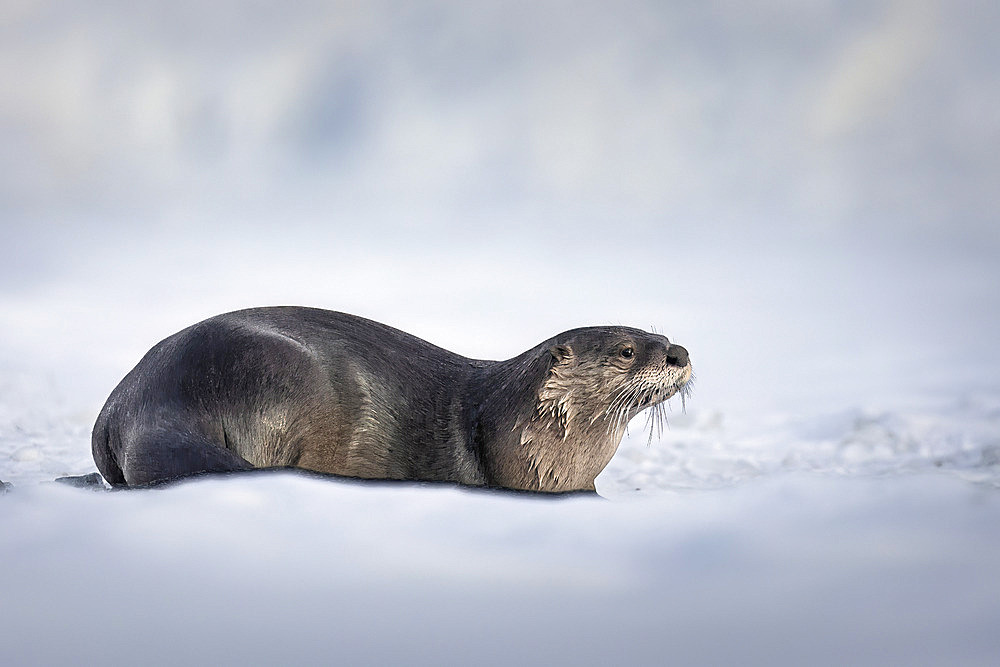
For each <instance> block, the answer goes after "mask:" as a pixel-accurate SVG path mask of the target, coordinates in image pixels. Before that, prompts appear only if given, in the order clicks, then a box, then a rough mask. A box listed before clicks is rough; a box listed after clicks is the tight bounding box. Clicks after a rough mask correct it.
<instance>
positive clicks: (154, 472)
mask: <svg viewBox="0 0 1000 667" xmlns="http://www.w3.org/2000/svg"><path fill="white" fill-rule="evenodd" d="M122 449H123V452H122V454H123V456H122V457H121V458H120V460H119V463H120V465H121V469H122V473H123V475H124V477H125V482H126V483H127V484H128V485H129V486H142V485H146V484H155V483H156V482H163V481H166V480H170V479H177V478H179V477H187V476H189V475H196V474H198V473H211V472H235V471H242V470H252V469H253V467H254V466H253V465H251V464H250V463H249V462H248V461H247V460H246V459H244V458H242V457H241V456H238V455H237V454H234V453H233V452H231V451H230V450H228V449H225V448H224V447H221V446H219V445H217V444H215V443H213V442H212V441H211V440H209V439H208V438H206V437H205V436H203V435H201V434H200V433H191V432H190V431H184V430H180V429H178V430H171V429H169V428H158V429H156V430H151V431H146V432H144V433H140V434H139V435H138V436H137V437H136V438H135V439H134V440H132V442H130V443H129V444H128V445H126V446H125V447H123V448H122Z"/></svg>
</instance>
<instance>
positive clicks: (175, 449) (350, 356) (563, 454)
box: [92, 307, 690, 492]
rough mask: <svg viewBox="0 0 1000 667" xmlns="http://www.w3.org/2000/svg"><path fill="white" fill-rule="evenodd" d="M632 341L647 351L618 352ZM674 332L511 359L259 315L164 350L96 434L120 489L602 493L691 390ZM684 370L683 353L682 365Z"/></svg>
mask: <svg viewBox="0 0 1000 667" xmlns="http://www.w3.org/2000/svg"><path fill="white" fill-rule="evenodd" d="M622 345H631V346H633V347H634V348H635V358H634V359H632V360H624V359H622V358H620V357H616V356H614V355H615V354H617V352H616V350H618V349H619V348H620V347H621V346H622ZM668 350H670V351H673V352H674V353H676V354H679V352H677V351H683V348H680V347H678V346H675V345H671V344H670V343H669V341H667V339H666V338H664V337H663V336H659V335H656V334H650V333H647V332H643V331H640V330H638V329H629V328H625V327H591V328H585V329H575V330H572V331H568V332H565V333H563V334H560V335H559V336H556V337H554V338H552V339H550V340H548V341H545V342H543V343H541V344H539V345H538V346H536V347H534V348H532V349H531V350H528V351H527V352H525V353H524V354H521V355H519V356H517V357H515V358H513V359H509V360H507V361H483V360H474V359H467V358H465V357H461V356H459V355H456V354H453V353H451V352H448V351H447V350H444V349H442V348H439V347H437V346H434V345H431V344H430V343H427V342H425V341H423V340H421V339H419V338H416V337H414V336H411V335H409V334H407V333H404V332H402V331H399V330H397V329H393V328H392V327H388V326H385V325H383V324H379V323H377V322H372V321H370V320H366V319H363V318H360V317H356V316H353V315H347V314H344V313H336V312H331V311H324V310H318V309H311V308H296V307H282V308H259V309H252V310H246V311H238V312H235V313H227V314H225V315H219V316H217V317H213V318H211V319H209V320H205V321H204V322H201V323H198V324H196V325H194V326H192V327H189V328H188V329H185V330H183V331H181V332H179V333H177V334H175V335H173V336H171V337H169V338H167V339H166V340H164V341H162V342H160V343H159V344H157V345H156V346H155V347H153V349H152V350H150V351H149V352H148V353H147V354H146V356H145V357H143V359H142V360H141V361H140V362H139V364H138V365H137V366H136V367H135V368H134V369H133V370H132V371H131V372H130V373H129V374H128V375H127V376H126V377H125V378H124V379H123V380H122V382H121V383H120V384H119V386H118V387H117V388H116V389H115V390H114V391H113V392H112V394H111V396H110V398H109V399H108V401H107V403H106V404H105V406H104V409H103V410H102V411H101V414H100V416H99V417H98V419H97V423H96V424H95V426H94V432H93V440H92V444H93V453H94V460H95V462H96V463H97V466H98V469H99V470H100V471H101V474H102V475H104V477H105V479H107V480H108V482H110V483H111V484H112V485H116V486H125V485H129V486H134V485H144V484H151V483H157V482H160V481H163V480H167V479H174V478H179V477H184V476H188V475H193V474H198V473H203V472H227V471H240V470H250V469H253V468H270V467H296V468H303V469H306V470H313V471H317V472H323V473H331V474H337V475H346V476H351V477H361V478H380V479H411V480H438V481H451V482H457V483H460V484H466V485H473V486H495V487H503V488H511V489H523V490H533V491H553V492H556V491H569V490H577V489H593V488H594V487H593V484H594V478H595V477H596V476H597V474H598V473H600V471H601V470H602V469H603V468H604V466H605V465H606V464H607V462H608V461H609V460H610V459H611V456H612V455H613V454H614V452H615V450H616V449H617V447H618V443H619V442H620V441H621V438H622V435H623V433H624V429H625V425H626V424H627V423H628V420H629V419H631V418H632V417H633V416H635V414H637V413H638V412H639V411H641V410H642V409H645V408H647V407H656V406H660V405H661V404H662V401H663V400H666V398H668V397H669V396H670V395H672V394H673V393H675V392H676V391H678V389H681V388H683V387H684V383H685V382H686V381H687V379H688V378H689V377H690V364H689V363H688V362H687V354H686V351H683V360H684V365H683V366H680V365H677V364H676V363H675V364H671V363H669V362H668V360H667V356H668ZM674 361H675V362H676V361H677V359H674Z"/></svg>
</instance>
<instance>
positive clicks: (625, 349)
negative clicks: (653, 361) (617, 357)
mask: <svg viewBox="0 0 1000 667" xmlns="http://www.w3.org/2000/svg"><path fill="white" fill-rule="evenodd" d="M634 354H635V350H633V349H632V348H631V347H623V348H622V351H621V355H622V356H623V357H625V358H626V359H631V358H632V355H634Z"/></svg>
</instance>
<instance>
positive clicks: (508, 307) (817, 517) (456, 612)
mask: <svg viewBox="0 0 1000 667" xmlns="http://www.w3.org/2000/svg"><path fill="white" fill-rule="evenodd" d="M8 4H10V7H7V8H5V17H4V18H5V22H4V26H5V27H4V28H3V29H2V31H3V39H0V73H2V75H3V77H2V78H3V80H4V81H5V82H9V85H4V86H3V87H2V89H0V109H2V111H0V145H3V146H4V147H5V149H6V150H4V151H0V234H2V237H0V480H2V481H3V482H5V483H8V484H9V485H10V487H9V489H7V492H6V493H3V494H0V664H3V665H8V664H9V665H22V664H24V665H33V664H46V665H47V664H61V663H73V664H76V663H82V664H151V665H155V664H178V663H195V664H213V665H215V664H313V663H320V664H330V663H339V662H342V663H345V664H387V663H389V664H391V663H406V664H442V663H445V664H470V663H475V664H479V663H482V664H511V663H530V664H560V663H576V664H595V665H596V664H601V665H605V664H650V665H652V664H657V665H659V664H741V665H742V664H748V665H749V664H766V665H774V664H792V665H800V664H809V665H822V664H830V665H843V664H852V665H853V664H873V665H885V664H906V665H943V664H947V665H995V664H997V656H998V655H1000V633H997V628H998V627H1000V574H998V569H997V563H1000V345H998V344H997V342H998V341H1000V288H998V286H1000V226H998V225H997V220H1000V197H998V194H997V193H998V190H997V188H996V184H997V182H1000V151H997V150H996V145H997V137H1000V123H998V118H1000V116H998V115H997V114H995V113H990V110H994V109H996V108H998V107H1000V92H998V90H1000V89H998V88H997V86H996V72H997V71H998V69H1000V47H998V44H1000V42H997V40H996V39H995V34H994V33H995V30H994V29H993V27H994V26H995V25H996V24H997V21H998V20H1000V15H998V12H1000V9H998V7H1000V5H997V3H990V2H978V1H977V0H959V1H957V2H950V3H937V2H933V1H931V0H928V1H926V2H924V1H923V0H921V1H919V2H870V3H840V2H824V1H820V2H811V3H798V4H796V5H794V6H788V3H784V4H782V3H771V2H760V3H742V4H741V3H724V4H725V6H724V7H718V6H715V5H714V4H713V3H693V4H692V3H670V2H660V1H658V0H656V1H646V0H627V1H624V2H622V3H577V4H576V5H574V8H573V11H566V8H565V7H562V6H561V5H559V4H557V3H525V4H519V5H517V9H516V10H512V9H511V5H510V3H507V2H499V3H496V2H489V1H487V0H477V1H475V2H472V1H470V2H462V3H447V2H433V1H429V2H426V3H410V4H408V5H406V8H403V7H401V6H400V5H399V3H389V4H385V5H383V4H381V3H377V2H372V3H364V4H363V5H360V4H357V3H326V2H324V3H309V2H305V3H286V4H282V5H281V6H280V8H277V9H271V8H270V6H269V5H266V3H265V4H262V5H260V6H257V5H254V6H253V7H251V6H249V5H246V6H240V7H239V8H232V7H229V5H226V4H225V3H223V4H209V5H205V3H201V4H197V3H195V4H196V5H197V6H195V5H191V6H188V4H189V3H175V2H171V3H161V2H157V1H156V0H149V1H145V0H144V1H142V2H127V3H126V2H119V3H110V4H108V3H86V2H84V3H76V4H74V5H73V7H69V6H67V5H65V3H63V4H60V3H59V2H50V1H42V2H32V3H24V2H22V3H8ZM192 17H194V18H192ZM275 304H300V305H310V306H317V307H323V308H330V309H335V310H343V311H346V312H351V313H355V314H358V315H362V316H365V317H370V318H372V319H375V320H378V321H381V322H385V323H386V324H390V325H392V326H396V327H398V328H400V329H403V330H405V331H408V332H410V333H413V334H415V335H418V336H420V337H422V338H425V339H426V340H429V341H431V342H433V343H435V344H438V345H441V346H443V347H445V348H447V349H450V350H453V351H455V352H457V353H460V354H463V355H466V356H470V357H477V358H493V359H498V358H508V357H511V356H513V355H515V354H518V353H520V352H522V351H523V350H525V349H528V348H529V347H531V346H533V345H535V344H537V343H538V342H539V341H540V340H544V339H545V338H547V337H549V336H551V335H553V334H555V333H557V332H559V331H563V330H567V329H570V328H573V327H577V326H587V325H600V324H627V325H631V326H638V327H655V328H656V329H657V330H658V331H660V332H662V333H665V334H666V335H668V336H669V337H670V338H671V339H672V340H674V341H676V342H678V343H680V344H683V345H685V346H686V347H687V348H688V349H689V350H690V353H691V357H692V360H693V364H694V369H695V374H696V381H695V388H694V393H693V395H692V397H691V398H690V399H689V400H688V402H687V409H686V411H685V410H683V409H682V406H681V405H680V403H679V401H678V400H677V399H674V400H673V401H672V403H671V412H670V420H669V422H670V426H669V430H668V431H667V432H666V433H665V434H664V435H663V437H662V438H661V439H659V440H656V439H654V440H653V442H652V443H650V444H648V445H647V438H646V433H645V432H644V431H643V418H642V417H641V416H640V417H639V418H638V419H637V420H636V421H635V422H634V423H633V424H632V425H631V433H630V435H629V436H628V437H627V438H626V440H625V441H624V442H623V443H622V446H621V448H620V449H619V451H618V453H617V455H616V456H615V458H614V459H613V460H612V461H611V463H610V464H609V465H608V467H607V468H606V470H605V471H604V472H603V473H602V474H601V476H600V477H599V478H598V480H597V487H598V491H599V493H600V494H601V495H602V496H603V497H604V499H600V498H594V497H581V496H571V497H565V498H559V499H546V498H534V497H530V496H526V495H520V494H504V493H493V492H484V491H481V490H480V491H473V490H465V489H458V488H454V487H450V486H446V485H445V486H441V485H408V484H361V483H349V482H336V481H331V480H320V479H315V478H311V477H305V476H301V475H294V474H290V473H289V474H267V475H256V476H255V475H251V476H240V477H230V478H224V479H211V480H209V479H205V480H198V481H191V482H188V483H183V484H178V485H176V486H172V487H168V488H163V489H158V490H155V491H142V492H121V493H119V492H116V493H111V492H100V493H96V492H92V491H88V490H81V489H74V488H68V487H65V486H63V485H57V484H54V483H52V480H53V479H54V478H56V477H59V476H62V475H81V474H86V473H88V472H92V471H93V470H94V469H95V468H94V464H93V461H92V460H91V457H90V443H89V433H90V428H91V426H92V424H93V421H94V419H95V417H96V415H97V413H98V411H99V410H100V408H101V405H102V403H103V401H104V400H105V399H106V397H107V396H108V394H109V393H110V391H111V390H112V389H113V388H114V386H115V384H116V383H117V382H118V381H119V380H120V379H121V377H122V376H123V375H124V374H125V373H126V372H128V370H129V369H130V368H131V367H132V366H133V365H134V364H135V363H136V362H137V361H138V359H139V358H140V357H141V356H142V354H143V353H144V352H145V351H146V350H147V349H149V347H151V346H152V345H153V344H154V343H155V342H156V341H158V340H160V339H162V338H163V337H165V336H167V335H170V334H171V333H173V332H175V331H177V330H179V329H181V328H183V327H185V326H188V325H189V324H191V323H193V322H196V321H198V320H200V319H203V318H205V317H208V316H211V315H214V314H216V313H219V312H224V311H228V310H235V309H237V308H243V307H249V306H260V305H275Z"/></svg>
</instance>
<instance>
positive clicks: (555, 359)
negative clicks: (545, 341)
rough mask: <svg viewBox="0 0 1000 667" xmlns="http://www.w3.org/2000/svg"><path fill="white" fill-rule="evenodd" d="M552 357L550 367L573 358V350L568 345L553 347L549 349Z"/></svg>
mask: <svg viewBox="0 0 1000 667" xmlns="http://www.w3.org/2000/svg"><path fill="white" fill-rule="evenodd" d="M549 354H551V355H552V365H553V366H555V365H556V364H562V363H565V362H566V361H568V360H569V359H571V358H572V357H573V348H571V347H570V346H569V345H553V346H552V347H550V348H549Z"/></svg>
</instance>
